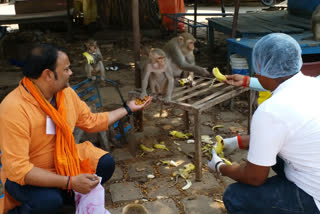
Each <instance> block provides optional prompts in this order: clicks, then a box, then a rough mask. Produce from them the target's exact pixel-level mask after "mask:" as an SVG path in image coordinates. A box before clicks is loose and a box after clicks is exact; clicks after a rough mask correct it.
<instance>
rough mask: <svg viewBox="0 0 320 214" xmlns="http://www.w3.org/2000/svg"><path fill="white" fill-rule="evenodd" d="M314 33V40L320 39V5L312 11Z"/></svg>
mask: <svg viewBox="0 0 320 214" xmlns="http://www.w3.org/2000/svg"><path fill="white" fill-rule="evenodd" d="M312 33H313V39H314V40H320V5H319V6H318V7H317V8H316V9H315V11H313V13H312Z"/></svg>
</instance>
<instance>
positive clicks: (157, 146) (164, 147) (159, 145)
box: [153, 143, 169, 151]
mask: <svg viewBox="0 0 320 214" xmlns="http://www.w3.org/2000/svg"><path fill="white" fill-rule="evenodd" d="M153 147H154V148H156V149H164V150H167V151H169V149H168V148H167V147H166V145H163V144H158V143H157V144H154V145H153Z"/></svg>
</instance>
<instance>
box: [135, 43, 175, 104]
mask: <svg viewBox="0 0 320 214" xmlns="http://www.w3.org/2000/svg"><path fill="white" fill-rule="evenodd" d="M142 58H144V61H145V62H143V63H142V65H141V64H140V67H142V68H143V75H142V84H141V85H142V87H141V89H142V90H141V94H140V98H144V97H145V96H147V87H148V84H149V85H150V89H151V92H152V94H155V95H164V94H165V98H164V102H165V103H167V102H169V101H171V95H172V91H173V87H174V77H173V70H172V66H171V62H170V60H169V59H168V58H167V57H166V54H165V52H164V51H163V50H161V49H159V48H152V49H151V50H150V51H149V56H148V58H146V57H145V56H144V57H142Z"/></svg>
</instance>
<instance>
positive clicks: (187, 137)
mask: <svg viewBox="0 0 320 214" xmlns="http://www.w3.org/2000/svg"><path fill="white" fill-rule="evenodd" d="M169 133H170V135H172V136H173V137H177V138H181V139H185V140H187V139H189V137H191V136H192V134H191V133H186V134H183V133H182V132H179V131H176V130H173V131H170V132H169Z"/></svg>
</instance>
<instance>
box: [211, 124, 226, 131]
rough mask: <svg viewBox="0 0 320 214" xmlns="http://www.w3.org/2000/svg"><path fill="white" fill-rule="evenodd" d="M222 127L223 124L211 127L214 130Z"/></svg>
mask: <svg viewBox="0 0 320 214" xmlns="http://www.w3.org/2000/svg"><path fill="white" fill-rule="evenodd" d="M223 127H224V125H215V126H213V127H212V131H213V132H214V130H215V129H217V128H223Z"/></svg>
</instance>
